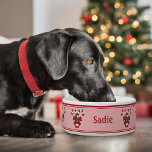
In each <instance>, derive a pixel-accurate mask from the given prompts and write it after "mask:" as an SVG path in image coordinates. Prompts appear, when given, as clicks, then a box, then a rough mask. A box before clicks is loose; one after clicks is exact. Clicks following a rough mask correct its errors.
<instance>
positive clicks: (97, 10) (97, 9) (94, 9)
mask: <svg viewBox="0 0 152 152" xmlns="http://www.w3.org/2000/svg"><path fill="white" fill-rule="evenodd" d="M98 12H99V8H98V7H96V8H93V9H91V14H96V13H98Z"/></svg>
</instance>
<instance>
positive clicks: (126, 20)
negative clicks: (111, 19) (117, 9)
mask: <svg viewBox="0 0 152 152" xmlns="http://www.w3.org/2000/svg"><path fill="white" fill-rule="evenodd" d="M122 20H123V24H127V23H128V18H127V16H126V15H122Z"/></svg>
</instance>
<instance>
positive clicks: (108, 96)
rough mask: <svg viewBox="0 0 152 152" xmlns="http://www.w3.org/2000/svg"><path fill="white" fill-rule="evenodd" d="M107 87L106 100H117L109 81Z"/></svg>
mask: <svg viewBox="0 0 152 152" xmlns="http://www.w3.org/2000/svg"><path fill="white" fill-rule="evenodd" d="M105 89H106V91H105V95H106V101H107V102H116V98H115V96H114V94H113V92H112V89H111V87H110V86H109V84H108V83H107V84H106V86H105Z"/></svg>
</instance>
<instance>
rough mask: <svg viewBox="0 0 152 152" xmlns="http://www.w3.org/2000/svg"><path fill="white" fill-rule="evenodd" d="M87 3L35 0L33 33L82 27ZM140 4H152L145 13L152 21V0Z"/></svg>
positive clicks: (78, 0)
mask: <svg viewBox="0 0 152 152" xmlns="http://www.w3.org/2000/svg"><path fill="white" fill-rule="evenodd" d="M86 5H87V0H33V34H38V33H42V32H46V31H50V30H52V29H55V28H66V27H74V28H80V15H81V12H82V8H83V7H84V6H86ZM139 5H150V6H151V9H149V10H148V11H146V12H145V14H148V15H149V16H150V21H151V22H152V0H139ZM151 29H152V28H151Z"/></svg>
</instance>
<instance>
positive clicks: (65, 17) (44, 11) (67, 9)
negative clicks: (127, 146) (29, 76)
mask: <svg viewBox="0 0 152 152" xmlns="http://www.w3.org/2000/svg"><path fill="white" fill-rule="evenodd" d="M151 7H152V2H151V0H146V1H145V0H127V1H126V0H115V1H114V0H43V1H42V0H11V1H10V0H0V43H10V42H12V41H14V40H18V39H20V38H22V37H26V38H28V37H29V36H31V35H35V34H39V33H42V32H47V31H50V30H53V29H55V28H67V27H73V28H78V29H81V30H83V31H84V32H86V33H88V34H89V35H90V36H91V37H92V38H93V39H94V40H95V41H96V42H97V43H98V44H99V45H100V46H101V47H102V49H103V52H104V54H105V61H104V64H103V66H104V72H105V77H106V80H107V81H108V82H109V83H110V84H111V86H112V90H113V92H114V94H115V95H119V96H130V97H135V98H136V99H137V116H138V117H150V116H151V115H152V103H151V102H152V80H151V77H152V45H151V42H152V34H151V31H152V25H151V23H152V17H151V14H152V8H151ZM67 96H70V95H69V94H68V91H67V90H64V91H50V92H49V94H48V95H47V96H46V98H45V102H44V104H43V105H42V109H41V111H40V114H41V116H43V117H44V118H51V117H53V118H57V119H58V118H60V116H61V100H62V98H63V97H67ZM50 111H53V112H51V113H50Z"/></svg>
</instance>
